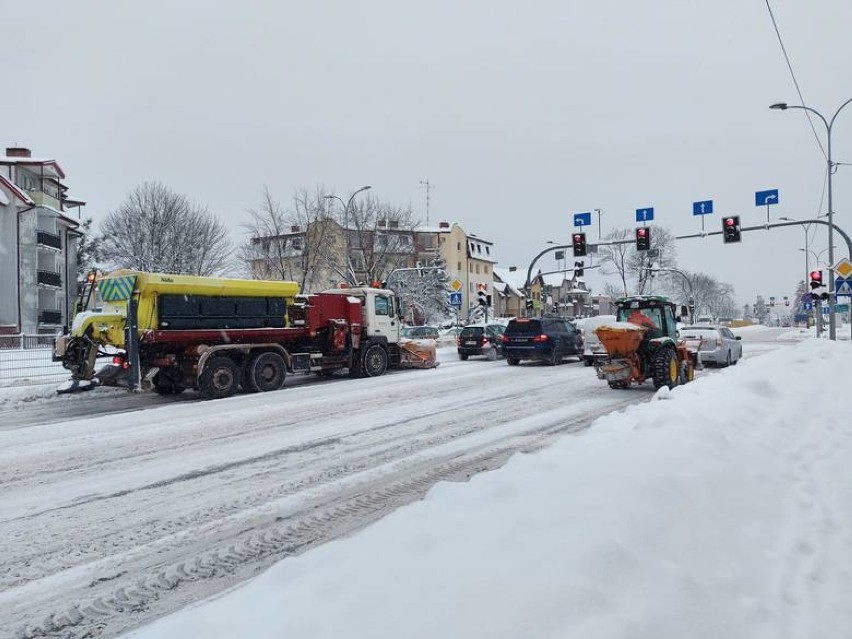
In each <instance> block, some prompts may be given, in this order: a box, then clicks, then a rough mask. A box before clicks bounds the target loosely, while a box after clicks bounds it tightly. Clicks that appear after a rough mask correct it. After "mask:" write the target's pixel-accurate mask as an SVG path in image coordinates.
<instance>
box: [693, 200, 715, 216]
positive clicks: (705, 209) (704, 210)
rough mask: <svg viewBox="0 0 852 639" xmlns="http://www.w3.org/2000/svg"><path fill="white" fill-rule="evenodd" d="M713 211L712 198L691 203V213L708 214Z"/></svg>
mask: <svg viewBox="0 0 852 639" xmlns="http://www.w3.org/2000/svg"><path fill="white" fill-rule="evenodd" d="M712 212H713V200H704V201H703V202H693V203H692V214H693V215H710V214H711V213H712Z"/></svg>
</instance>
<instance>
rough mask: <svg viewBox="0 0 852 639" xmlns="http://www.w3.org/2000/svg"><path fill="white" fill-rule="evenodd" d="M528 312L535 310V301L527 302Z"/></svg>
mask: <svg viewBox="0 0 852 639" xmlns="http://www.w3.org/2000/svg"><path fill="white" fill-rule="evenodd" d="M527 310H528V311H531V310H533V301H532V300H527Z"/></svg>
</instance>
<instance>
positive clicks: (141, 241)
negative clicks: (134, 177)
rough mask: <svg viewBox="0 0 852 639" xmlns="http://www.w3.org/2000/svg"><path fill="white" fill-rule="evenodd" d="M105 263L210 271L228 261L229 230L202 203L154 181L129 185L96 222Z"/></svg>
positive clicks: (188, 272) (219, 269)
mask: <svg viewBox="0 0 852 639" xmlns="http://www.w3.org/2000/svg"><path fill="white" fill-rule="evenodd" d="M100 230H101V238H102V239H101V242H100V249H101V256H102V258H103V260H104V262H106V263H107V264H108V265H109V266H111V267H116V268H131V269H136V270H139V271H147V272H160V273H177V274H181V275H215V274H218V273H221V272H222V271H223V270H224V269H225V267H226V266H227V265H228V261H229V259H230V256H231V245H230V241H229V240H228V230H227V228H225V225H224V224H223V223H222V221H221V220H219V219H218V218H217V217H216V216H215V215H213V214H212V213H210V211H208V210H207V207H205V206H202V205H200V204H197V203H195V202H192V201H191V200H190V199H189V198H188V197H187V196H186V195H183V194H182V193H177V192H175V191H172V190H171V189H169V188H168V187H166V186H165V185H163V184H161V183H159V182H145V183H143V184H141V185H139V186H137V187H136V188H135V189H133V190H132V191H131V192H130V193H129V194H128V195H127V197H126V198H125V199H124V201H123V202H122V203H121V204H120V205H119V206H118V208H117V209H115V210H113V211H111V212H110V213H109V214H108V215H107V216H106V218H105V219H104V221H103V222H102V223H101V225H100Z"/></svg>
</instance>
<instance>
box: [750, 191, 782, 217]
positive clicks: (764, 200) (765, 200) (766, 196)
mask: <svg viewBox="0 0 852 639" xmlns="http://www.w3.org/2000/svg"><path fill="white" fill-rule="evenodd" d="M773 204H778V189H769V190H767V191H756V192H755V194H754V205H755V206H765V207H766V223H767V224H769V207H770V206H772V205H773Z"/></svg>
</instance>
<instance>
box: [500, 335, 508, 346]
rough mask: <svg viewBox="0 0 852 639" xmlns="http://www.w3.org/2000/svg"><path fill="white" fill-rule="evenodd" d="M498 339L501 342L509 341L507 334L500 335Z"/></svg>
mask: <svg viewBox="0 0 852 639" xmlns="http://www.w3.org/2000/svg"><path fill="white" fill-rule="evenodd" d="M500 341H501V342H503V343H504V344H508V343H509V336H508V335H501V336H500Z"/></svg>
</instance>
